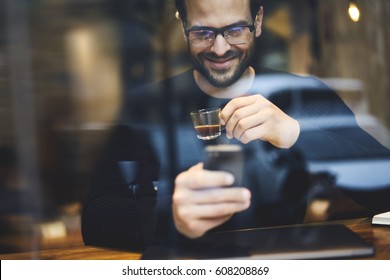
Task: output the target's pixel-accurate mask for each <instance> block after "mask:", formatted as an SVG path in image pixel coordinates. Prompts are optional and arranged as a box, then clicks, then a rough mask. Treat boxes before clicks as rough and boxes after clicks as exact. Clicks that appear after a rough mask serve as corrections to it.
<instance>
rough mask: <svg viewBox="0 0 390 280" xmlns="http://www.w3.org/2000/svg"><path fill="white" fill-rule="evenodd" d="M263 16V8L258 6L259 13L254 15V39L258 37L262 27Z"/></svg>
mask: <svg viewBox="0 0 390 280" xmlns="http://www.w3.org/2000/svg"><path fill="white" fill-rule="evenodd" d="M263 15H264V9H263V6H260V9H259V11H258V12H257V14H256V18H255V22H254V24H255V32H256V33H255V35H256V37H259V36H260V34H261V31H262V26H263Z"/></svg>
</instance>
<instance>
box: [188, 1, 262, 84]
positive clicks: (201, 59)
mask: <svg viewBox="0 0 390 280" xmlns="http://www.w3.org/2000/svg"><path fill="white" fill-rule="evenodd" d="M186 9H187V26H186V28H187V29H188V28H193V27H214V28H221V27H225V26H228V25H232V24H237V23H240V24H252V23H253V19H252V17H251V14H250V9H249V0H187V1H186ZM257 34H258V35H260V33H259V32H257ZM257 34H256V32H253V33H252V34H251V39H250V40H249V41H248V42H246V43H243V44H238V45H230V44H229V43H227V42H226V40H225V39H224V37H223V36H221V35H218V36H217V37H216V39H215V42H214V44H213V45H211V46H209V47H195V46H192V45H191V44H190V42H189V41H188V40H187V44H188V49H189V51H190V53H191V57H192V61H193V64H194V67H195V69H196V70H197V71H199V72H200V73H201V74H202V75H203V76H205V78H206V79H207V80H208V81H209V82H210V83H211V84H212V85H214V86H216V87H228V86H230V85H232V84H233V83H235V82H236V81H237V80H238V79H239V78H240V77H241V75H242V74H243V73H244V71H245V70H246V69H247V68H248V66H249V64H250V60H251V59H252V56H253V53H254V39H255V37H256V36H258V35H257Z"/></svg>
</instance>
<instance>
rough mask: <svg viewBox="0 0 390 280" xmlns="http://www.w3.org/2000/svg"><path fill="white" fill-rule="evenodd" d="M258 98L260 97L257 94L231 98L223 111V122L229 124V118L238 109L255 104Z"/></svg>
mask: <svg viewBox="0 0 390 280" xmlns="http://www.w3.org/2000/svg"><path fill="white" fill-rule="evenodd" d="M256 99H259V97H258V96H257V95H250V96H244V97H237V98H233V99H232V100H230V101H229V102H228V104H226V106H225V107H224V108H223V109H222V111H221V115H220V116H221V124H222V125H225V124H227V123H228V122H229V119H230V118H231V116H232V115H233V113H234V112H235V111H236V110H237V109H239V108H242V107H244V106H248V105H250V104H253V103H254V102H255V101H256Z"/></svg>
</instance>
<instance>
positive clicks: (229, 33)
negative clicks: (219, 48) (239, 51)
mask: <svg viewBox="0 0 390 280" xmlns="http://www.w3.org/2000/svg"><path fill="white" fill-rule="evenodd" d="M253 30H255V26H254V24H233V25H229V26H225V27H222V28H213V27H193V28H189V29H186V30H185V34H186V36H187V38H188V40H189V41H190V43H191V45H193V46H194V47H210V46H212V45H213V44H214V42H215V38H216V37H217V35H218V34H221V35H222V36H223V37H224V38H225V40H226V42H228V43H229V44H230V45H238V44H244V43H246V42H248V41H249V40H250V39H251V33H252V32H253Z"/></svg>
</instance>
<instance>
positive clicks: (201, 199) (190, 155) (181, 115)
mask: <svg viewBox="0 0 390 280" xmlns="http://www.w3.org/2000/svg"><path fill="white" fill-rule="evenodd" d="M175 3H176V7H177V10H178V13H179V16H180V19H181V23H182V27H183V36H184V40H185V41H186V43H187V46H188V50H189V53H190V55H191V58H192V61H193V65H194V69H190V70H189V71H186V72H184V73H182V74H179V75H177V76H175V77H171V78H168V79H166V80H164V81H161V82H158V83H155V84H151V85H146V86H145V87H141V88H139V89H136V90H134V91H133V92H131V93H129V94H128V96H127V100H126V103H125V106H124V110H123V113H122V118H121V121H122V125H120V126H119V129H116V130H115V131H114V133H113V137H112V138H111V140H110V142H109V145H108V148H107V151H106V153H105V156H103V160H102V161H101V162H102V163H101V164H100V165H99V167H98V171H97V172H96V174H97V175H96V176H95V181H94V182H93V183H92V189H91V194H90V197H89V198H88V200H87V202H86V204H85V206H84V210H83V237H84V240H85V243H86V244H95V245H105V246H117V247H129V248H133V249H134V248H138V249H143V248H145V246H147V245H148V244H150V242H157V243H159V242H160V243H164V242H165V243H166V242H167V240H168V241H169V242H176V241H177V238H179V239H180V238H183V239H186V238H189V239H193V238H198V237H200V236H202V235H204V234H205V233H206V232H208V231H210V230H224V229H232V228H248V227H259V226H270V225H280V224H291V223H299V222H302V221H303V217H304V213H305V195H306V191H307V189H308V187H309V177H308V173H307V171H306V168H305V161H304V158H303V156H302V154H301V152H300V150H299V149H297V148H296V147H299V145H298V144H299V143H298V142H299V141H300V139H299V135H300V124H299V122H298V121H297V119H295V118H294V117H293V116H290V115H287V114H286V113H284V112H283V111H282V110H281V109H280V108H279V107H278V106H277V104H273V103H271V102H270V101H269V100H267V99H266V98H265V97H263V96H262V95H261V94H260V93H261V87H260V89H259V88H257V86H255V85H256V83H255V81H256V77H258V76H261V75H268V74H270V73H271V74H272V73H273V72H272V71H271V72H270V71H268V70H267V71H265V70H263V69H261V68H259V67H257V66H255V65H252V63H253V61H252V58H253V54H254V48H255V40H256V38H258V37H259V36H260V35H261V32H262V20H263V13H264V9H263V7H262V5H261V3H260V1H257V0H177V1H176V2H175ZM291 76H292V75H291ZM330 100H333V101H334V104H338V105H339V107H340V108H341V109H340V110H342V111H343V112H345V114H351V111H350V110H349V109H348V108H347V107H346V106H345V105H344V104H343V103H342V102H341V100H340V99H339V98H338V97H337V96H336V95H335V94H334V95H332V96H330ZM215 106H218V107H221V108H222V111H221V123H222V125H224V126H225V130H226V135H223V136H221V137H220V138H218V139H217V140H216V141H209V142H207V143H206V142H205V141H203V142H202V141H201V140H197V139H196V136H195V133H194V130H193V127H192V125H191V120H190V117H189V113H190V112H191V111H193V110H196V109H201V108H206V107H215ZM313 107H314V110H317V109H318V111H321V110H323V109H324V108H323V106H322V105H320V106H317V107H316V106H315V105H313ZM326 110H327V109H326V108H325V111H326ZM319 133H320V135H321V139H323V141H324V142H326V143H331V144H332V143H338V141H336V140H338V139H339V138H340V141H339V142H340V143H341V142H344V143H346V144H345V145H344V146H343V148H346V149H354V148H353V145H350V139H344V137H343V136H340V135H334V134H332V133H327V132H321V131H319ZM362 133H363V134H364V132H362ZM363 138H365V139H368V142H369V143H370V144H372V143H373V146H375V147H376V146H378V143H377V142H376V141H374V140H373V139H372V138H370V137H369V136H367V135H366V134H364V137H363ZM328 140H329V141H328ZM227 142H228V143H234V144H240V145H242V147H243V149H244V156H245V168H244V169H245V171H244V178H243V185H242V186H235V187H228V186H229V185H231V184H232V183H233V181H234V178H233V177H232V175H231V174H229V173H227V172H222V171H210V170H205V169H204V168H203V164H202V163H201V162H202V160H203V157H202V156H203V154H202V153H203V149H204V147H205V145H209V144H216V143H217V144H218V143H227ZM363 142H364V141H363ZM331 144H330V145H331ZM358 144H359V145H360V144H361V145H360V146H361V147H364V146H365V144H364V143H358ZM330 148H331V149H332V148H333V146H332V147H330ZM199 162H200V163H199ZM155 184H157V187H158V192H157V194H156V192H155V189H156V185H155ZM156 196H157V200H154V198H155V197H156Z"/></svg>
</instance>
